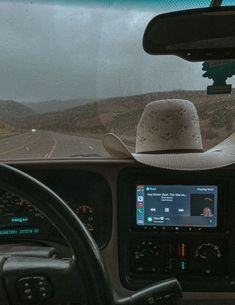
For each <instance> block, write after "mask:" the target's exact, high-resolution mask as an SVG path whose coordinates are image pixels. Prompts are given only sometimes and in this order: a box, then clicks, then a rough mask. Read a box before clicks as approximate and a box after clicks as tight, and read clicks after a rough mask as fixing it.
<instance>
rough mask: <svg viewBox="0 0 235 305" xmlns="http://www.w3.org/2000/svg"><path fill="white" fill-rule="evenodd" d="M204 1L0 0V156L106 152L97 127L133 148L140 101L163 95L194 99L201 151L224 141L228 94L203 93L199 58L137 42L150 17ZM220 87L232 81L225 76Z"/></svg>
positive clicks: (228, 126)
mask: <svg viewBox="0 0 235 305" xmlns="http://www.w3.org/2000/svg"><path fill="white" fill-rule="evenodd" d="M232 2H233V1H224V3H223V5H230V4H232ZM177 3H178V4H177ZM209 5H210V1H206V0H205V1H180V4H179V1H170V0H169V1H137V0H136V1H129V2H128V1H121V0H120V1H41V2H40V1H8V2H7V1H1V2H0V70H1V73H0V159H2V160H4V159H47V158H67V157H71V158H72V157H76V156H90V157H92V156H99V157H102V156H108V154H107V153H106V152H105V150H104V148H103V146H102V137H103V135H104V134H105V133H107V132H113V133H116V134H117V135H119V136H120V137H121V138H122V139H123V141H124V142H125V143H127V144H128V146H129V147H130V148H131V149H133V150H134V143H135V133H136V125H137V122H138V120H139V118H140V116H141V113H142V111H143V108H144V106H145V105H146V104H147V103H148V102H151V101H155V100H159V99H166V98H180V99H187V100H190V101H191V102H193V103H194V105H195V106H196V108H197V110H198V113H199V118H200V123H201V131H202V137H203V145H204V149H207V148H209V147H211V146H213V145H215V144H217V143H219V142H220V141H221V140H222V139H224V138H226V137H227V136H228V135H230V134H231V133H232V132H233V131H234V126H233V125H234V123H233V118H234V114H235V102H234V91H232V93H231V94H223V95H207V92H206V89H207V86H208V85H211V84H212V80H211V79H210V78H209V77H203V74H204V73H205V71H203V67H202V63H192V62H187V61H185V60H183V59H181V58H178V57H175V56H150V55H148V54H146V53H145V52H144V50H143V48H142V37H143V33H144V30H145V27H146V25H147V24H148V22H149V21H150V19H151V18H152V17H154V16H155V15H157V14H160V13H163V12H169V11H174V10H180V9H188V8H193V7H208V6H209ZM228 83H229V84H232V85H233V87H234V85H235V82H234V79H233V78H229V79H228Z"/></svg>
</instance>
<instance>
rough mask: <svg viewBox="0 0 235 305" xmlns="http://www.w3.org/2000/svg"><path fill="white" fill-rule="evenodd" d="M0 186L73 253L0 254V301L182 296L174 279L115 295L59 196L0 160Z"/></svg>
mask: <svg viewBox="0 0 235 305" xmlns="http://www.w3.org/2000/svg"><path fill="white" fill-rule="evenodd" d="M0 186H1V188H2V189H4V190H6V191H7V192H13V193H15V194H17V195H19V196H21V197H22V198H24V199H26V200H28V201H30V202H31V203H32V204H33V205H34V206H35V208H37V209H39V210H40V211H41V212H42V213H43V214H44V215H45V216H46V217H47V218H48V219H49V220H50V221H51V222H52V223H53V224H54V225H55V226H56V227H57V229H58V230H59V231H60V232H61V234H62V235H63V236H64V238H65V239H66V240H67V242H68V244H69V246H70V247H71V249H72V251H73V257H72V258H71V259H57V258H43V257H42V258H40V257H25V256H18V255H17V256H10V255H1V253H0V304H1V305H9V304H14V305H23V304H24V305H25V304H39V303H40V304H62V303H63V304H68V303H78V304H89V305H113V304H123V305H130V304H135V305H138V304H141V305H144V304H157V303H159V301H164V300H165V301H166V300H167V301H172V300H174V301H175V300H176V299H179V298H180V297H181V296H182V293H181V288H180V285H179V283H178V281H177V280H176V279H170V280H167V281H163V282H160V283H159V284H157V285H152V286H150V287H148V288H146V289H143V290H141V291H139V292H137V293H136V294H134V295H132V296H130V297H127V298H123V299H121V298H119V297H118V296H117V295H116V294H115V293H114V291H113V289H112V286H111V284H110V281H109V278H108V275H107V272H106V270H105V267H104V263H103V261H102V258H101V255H100V253H99V249H98V248H97V246H96V244H95V242H94V240H93V238H92V237H91V235H90V233H89V232H88V231H87V230H86V228H85V227H84V225H83V224H82V222H81V221H80V220H79V218H78V217H77V215H76V214H75V213H74V212H73V210H71V209H70V208H69V206H68V205H67V204H66V203H65V202H64V201H63V200H62V199H61V198H60V197H59V196H58V195H56V194H55V193H54V192H53V191H51V190H50V189H49V188H48V187H46V186H45V185H43V184H42V183H41V182H39V181H38V180H36V179H34V178H33V177H31V176H29V175H27V174H25V173H23V172H21V171H19V170H17V169H15V168H13V167H10V166H8V165H5V164H0ZM28 292H31V293H30V294H28ZM150 298H151V299H150ZM150 301H151V302H152V303H149V302H150Z"/></svg>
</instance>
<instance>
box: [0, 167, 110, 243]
mask: <svg viewBox="0 0 235 305" xmlns="http://www.w3.org/2000/svg"><path fill="white" fill-rule="evenodd" d="M30 174H31V175H32V176H34V177H35V178H37V179H38V180H40V181H42V182H43V183H44V184H45V185H47V186H48V187H50V188H51V189H52V190H53V191H55V192H56V193H57V194H58V195H59V196H60V197H61V198H62V199H63V200H64V201H65V202H66V203H67V204H68V205H69V207H70V208H71V209H72V210H73V211H74V212H75V213H76V214H77V215H78V217H79V218H80V219H81V221H82V222H83V224H84V225H85V226H86V228H87V229H88V230H89V231H90V233H91V234H92V235H93V237H94V239H95V241H96V242H97V245H98V246H99V247H100V248H103V247H105V245H106V244H107V242H108V241H109V238H110V235H111V228H112V195H111V191H110V188H109V185H108V183H107V182H106V180H105V179H104V178H103V177H102V176H100V175H98V174H95V173H89V172H81V171H72V170H70V171H59V170H58V171H56V170H51V171H50V170H48V171H43V172H40V173H39V172H30ZM9 238H10V239H11V240H17V239H34V240H47V241H53V242H58V243H62V244H66V242H65V240H64V239H63V237H62V235H61V234H60V233H59V232H58V230H57V229H56V227H55V226H54V225H53V224H52V223H51V222H50V221H49V220H48V219H47V218H46V217H45V216H44V215H43V214H42V213H41V212H40V211H39V210H38V209H36V208H34V206H33V204H32V203H31V202H28V201H26V200H24V199H23V198H21V197H19V196H17V194H13V193H9V192H6V191H5V190H3V189H0V241H4V240H9Z"/></svg>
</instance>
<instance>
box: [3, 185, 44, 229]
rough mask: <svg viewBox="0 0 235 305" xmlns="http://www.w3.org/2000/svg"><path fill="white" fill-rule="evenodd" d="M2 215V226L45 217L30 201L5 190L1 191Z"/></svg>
mask: <svg viewBox="0 0 235 305" xmlns="http://www.w3.org/2000/svg"><path fill="white" fill-rule="evenodd" d="M0 217H1V223H0V226H2V225H10V224H11V225H14V224H23V223H25V224H26V223H28V222H32V221H31V220H32V219H35V218H37V221H40V220H42V219H45V217H44V216H43V214H42V213H41V212H40V211H39V210H37V209H35V208H34V207H33V206H32V205H31V203H30V202H28V201H26V200H24V199H21V198H19V197H17V196H16V195H14V194H11V193H8V192H5V191H0Z"/></svg>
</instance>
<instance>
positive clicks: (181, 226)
mask: <svg viewBox="0 0 235 305" xmlns="http://www.w3.org/2000/svg"><path fill="white" fill-rule="evenodd" d="M138 185H139V184H136V190H135V192H136V195H137V187H138ZM140 185H143V186H144V188H145V187H147V186H150V185H151V186H159V187H161V186H167V187H169V188H170V187H171V186H172V187H177V186H183V187H191V186H193V187H216V190H215V193H216V203H215V207H216V209H215V218H214V219H215V220H216V221H215V223H216V225H214V226H205V225H202V226H200V225H193V226H189V225H164V224H162V225H157V224H156V225H154V224H152V225H147V224H144V225H138V224H137V198H135V225H136V226H137V227H148V228H149V227H151V228H155V230H157V229H158V228H162V230H167V228H170V229H171V230H174V229H175V230H176V231H177V230H179V228H189V230H191V231H192V230H196V231H201V230H202V229H217V228H218V218H219V215H218V214H219V213H218V203H219V186H218V185H216V184H213V185H212V184H210V185H209V184H185V183H184V184H179V183H177V184H160V183H158V184H154V185H153V184H146V183H145V184H140ZM189 217H190V216H189Z"/></svg>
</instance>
